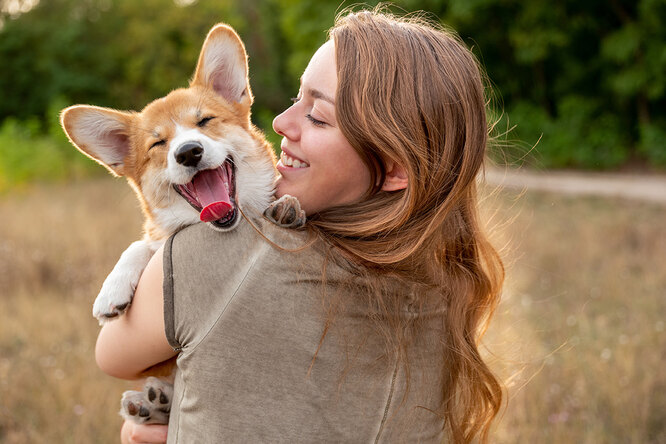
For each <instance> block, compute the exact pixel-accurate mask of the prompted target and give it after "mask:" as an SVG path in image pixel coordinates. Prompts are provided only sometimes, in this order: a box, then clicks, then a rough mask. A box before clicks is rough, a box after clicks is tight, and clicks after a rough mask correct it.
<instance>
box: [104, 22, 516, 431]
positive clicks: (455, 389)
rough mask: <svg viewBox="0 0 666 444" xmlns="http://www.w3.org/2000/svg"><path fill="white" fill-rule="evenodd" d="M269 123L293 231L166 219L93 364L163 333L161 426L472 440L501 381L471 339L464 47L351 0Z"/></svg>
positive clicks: (472, 214) (481, 117)
mask: <svg viewBox="0 0 666 444" xmlns="http://www.w3.org/2000/svg"><path fill="white" fill-rule="evenodd" d="M273 127H274V129H275V131H276V132H277V133H278V134H280V135H281V136H282V137H283V139H282V156H281V160H280V162H279V163H278V169H279V171H280V173H281V178H280V180H279V182H278V184H277V192H276V194H277V195H278V196H281V195H283V194H291V195H294V196H296V197H297V198H298V199H299V201H300V202H301V205H302V207H303V209H304V210H305V211H306V213H307V215H308V224H307V230H306V231H305V232H295V231H288V230H283V229H279V228H277V227H274V226H271V225H270V224H268V223H266V222H262V221H260V220H258V219H254V220H251V221H243V222H244V223H243V224H241V226H239V228H238V229H237V230H235V231H233V232H231V233H215V232H212V231H211V230H208V229H207V228H205V227H202V226H201V225H197V226H193V227H190V228H188V229H186V230H183V231H181V232H180V233H178V234H176V235H175V236H174V237H173V238H172V239H171V240H170V242H168V243H167V246H166V248H165V250H164V252H162V251H160V252H158V254H156V255H155V257H154V258H153V259H152V261H151V263H150V264H149V266H148V267H147V269H146V270H145V272H144V275H143V277H142V278H141V282H140V284H139V287H138V288H137V292H136V296H135V299H134V302H133V306H132V309H131V310H130V311H129V313H128V314H127V316H125V317H124V318H123V319H121V320H119V321H116V322H113V323H109V324H106V325H105V326H104V328H103V329H102V331H101V333H100V337H99V340H98V345H97V358H98V363H99V364H100V366H101V367H102V368H103V369H104V370H105V371H106V372H107V373H110V374H112V375H114V376H119V377H124V378H128V379H130V378H132V377H135V376H136V375H138V374H139V373H140V372H141V371H142V370H144V369H145V368H147V367H149V366H151V365H153V364H155V363H158V362H160V361H163V360H165V359H168V358H170V357H172V356H174V355H175V354H176V353H177V352H176V351H174V348H175V349H177V350H178V351H179V353H180V354H179V357H178V365H179V374H178V375H179V376H178V378H177V380H176V389H175V390H176V393H175V395H174V401H173V406H172V416H171V420H170V425H169V434H168V436H169V441H170V442H181V441H182V442H208V441H210V442H219V441H222V442H234V441H239V442H264V441H270V442H312V441H335V442H350V441H353V442H368V441H373V442H380V441H381V442H396V441H397V442H440V441H442V439H445V438H448V440H450V441H452V442H470V441H471V440H472V439H473V438H475V437H479V436H480V437H481V438H482V439H483V440H485V439H487V433H488V429H489V426H490V421H491V420H492V419H493V417H494V416H495V415H496V414H497V412H498V410H499V408H500V405H501V399H502V392H501V386H500V384H499V383H498V381H497V379H496V378H495V377H494V376H493V375H492V373H491V371H490V370H489V368H488V367H487V365H486V364H485V363H484V362H483V360H482V359H481V356H480V354H479V351H478V347H477V344H478V341H479V339H480V336H481V335H482V333H483V331H484V329H485V326H486V324H487V321H488V319H489V317H490V315H491V314H492V311H493V309H494V307H495V305H496V304H497V301H498V297H499V291H500V287H501V284H502V281H503V268H502V263H501V261H500V259H499V258H498V256H497V253H496V252H495V250H494V249H493V248H492V246H491V245H490V244H489V243H488V241H487V239H486V237H485V236H484V235H483V233H482V230H481V229H480V226H479V222H478V214H477V196H476V193H477V190H476V184H475V178H476V176H477V173H478V172H479V170H480V168H481V167H482V163H483V158H484V152H485V147H486V142H487V122H486V116H485V100H484V91H483V85H482V81H481V74H480V71H479V68H478V65H477V62H476V60H475V59H474V57H473V55H472V54H471V53H470V52H469V50H467V49H466V48H465V47H464V46H463V45H462V44H461V43H460V42H459V40H458V39H457V38H456V37H455V36H453V35H451V34H450V33H447V32H444V31H442V30H439V29H436V28H435V27H433V26H430V25H427V24H423V23H421V22H418V21H410V20H406V19H397V18H394V17H392V16H389V15H385V14H380V13H374V12H367V11H362V12H357V13H351V14H349V15H346V16H344V17H342V18H340V19H339V20H338V21H337V23H336V25H335V26H334V28H333V29H332V30H331V31H330V39H329V41H328V42H326V43H325V44H324V45H323V46H322V47H321V48H320V49H319V50H318V51H317V52H316V54H315V55H314V56H313V58H312V60H311V61H310V64H309V65H308V67H307V69H306V70H305V72H304V74H303V76H302V78H301V87H300V91H299V95H298V97H297V98H296V99H294V104H293V105H292V106H291V107H290V108H289V109H287V110H286V111H285V112H284V113H282V114H281V115H279V116H278V117H277V118H276V119H275V121H274V122H273ZM250 219H251V218H250ZM250 222H251V223H250ZM253 225H254V227H253ZM254 228H259V229H260V230H261V231H262V234H261V235H259V234H258V233H257V232H256V231H255V229H254ZM267 239H270V242H269V241H267ZM275 244H277V245H279V246H280V248H276V247H275V246H274V245H275ZM202 248H206V253H205V254H202V253H201V250H202ZM163 279H166V281H165V283H164V287H163V285H162V284H163ZM163 288H164V291H163ZM162 309H163V310H162ZM130 338H131V340H130ZM119 344H122V345H119ZM132 428H134V426H132V425H129V424H126V426H125V428H124V431H123V433H125V435H126V436H128V435H130V434H132V433H134V432H136V433H135V434H134V435H133V436H135V437H140V436H141V433H143V432H147V431H149V432H157V433H163V432H164V431H163V430H161V429H155V428H150V427H148V426H144V427H138V428H135V430H131V429H132ZM162 438H163V436H162V437H160V438H159V439H158V440H157V441H156V442H160V439H162ZM128 439H129V438H128ZM146 442H148V441H146Z"/></svg>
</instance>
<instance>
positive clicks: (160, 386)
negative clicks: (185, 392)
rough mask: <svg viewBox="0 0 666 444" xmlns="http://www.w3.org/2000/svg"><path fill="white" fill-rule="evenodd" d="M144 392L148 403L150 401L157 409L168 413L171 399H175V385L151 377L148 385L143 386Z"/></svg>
mask: <svg viewBox="0 0 666 444" xmlns="http://www.w3.org/2000/svg"><path fill="white" fill-rule="evenodd" d="M143 392H144V393H145V394H146V397H147V398H148V401H150V402H151V403H152V404H153V405H154V406H155V407H156V408H158V409H160V410H165V409H166V411H167V412H168V411H169V409H170V408H171V398H172V397H173V385H171V384H169V383H168V382H166V381H164V380H162V379H159V378H155V377H154V376H151V377H149V378H148V379H147V380H146V384H145V385H144V386H143Z"/></svg>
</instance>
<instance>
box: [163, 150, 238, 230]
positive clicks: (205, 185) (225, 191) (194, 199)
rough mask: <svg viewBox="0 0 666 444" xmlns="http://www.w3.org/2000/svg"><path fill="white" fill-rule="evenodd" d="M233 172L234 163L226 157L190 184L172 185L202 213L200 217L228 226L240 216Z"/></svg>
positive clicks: (200, 172) (200, 173) (198, 174)
mask: <svg viewBox="0 0 666 444" xmlns="http://www.w3.org/2000/svg"><path fill="white" fill-rule="evenodd" d="M234 172H235V171H234V163H233V161H232V160H231V158H227V160H225V161H224V163H223V164H222V165H220V166H219V167H217V168H215V169H212V170H203V171H199V172H198V173H197V174H196V175H195V176H194V177H193V178H192V181H191V182H190V183H186V184H183V185H174V186H173V187H174V188H175V189H176V191H177V192H178V194H180V195H181V196H183V198H184V199H185V200H186V201H187V202H188V203H189V204H190V205H192V207H193V208H194V209H195V210H197V211H198V212H199V219H201V220H202V221H203V222H211V223H212V224H214V225H216V226H218V227H220V228H226V227H230V226H231V225H233V223H234V221H235V220H236V215H237V214H236V213H237V211H236V179H235V176H234Z"/></svg>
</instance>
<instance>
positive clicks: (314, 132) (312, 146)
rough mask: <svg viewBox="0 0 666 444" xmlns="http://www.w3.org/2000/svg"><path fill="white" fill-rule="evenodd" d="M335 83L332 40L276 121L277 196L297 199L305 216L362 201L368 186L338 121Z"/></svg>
mask: <svg viewBox="0 0 666 444" xmlns="http://www.w3.org/2000/svg"><path fill="white" fill-rule="evenodd" d="M337 84H338V76H337V71H336V66H335V46H334V44H333V41H328V42H326V43H325V44H324V45H323V46H322V47H321V48H319V50H317V52H316V53H315V54H314V56H312V59H311V60H310V63H309V64H308V67H307V68H306V69H305V72H304V73H303V76H302V77H301V87H300V90H299V92H298V98H297V99H295V101H294V104H293V105H292V106H291V107H289V108H288V109H287V110H286V111H284V112H283V113H282V114H280V115H279V116H277V117H276V118H275V120H273V129H274V130H275V132H277V133H278V134H280V135H281V136H282V144H281V148H282V154H281V156H280V161H279V162H278V164H277V168H278V171H279V172H280V178H279V179H278V182H277V189H276V195H277V196H278V197H280V196H282V195H284V194H290V195H292V196H294V197H296V198H298V200H299V201H300V203H301V207H302V208H303V209H304V210H305V212H306V214H314V213H317V212H319V211H322V210H325V209H327V208H331V207H334V206H337V205H343V204H349V203H353V202H358V201H359V200H360V199H361V198H362V197H363V195H364V194H365V192H366V191H367V190H368V188H369V186H370V171H369V170H368V168H367V167H366V165H365V164H364V163H363V161H362V160H361V158H360V157H359V155H358V154H357V153H356V151H355V150H354V149H353V148H352V147H351V145H350V144H349V142H347V140H346V139H345V137H344V136H343V135H342V132H341V131H340V128H339V127H338V123H337V121H336V119H335V103H334V99H335V93H336V89H337Z"/></svg>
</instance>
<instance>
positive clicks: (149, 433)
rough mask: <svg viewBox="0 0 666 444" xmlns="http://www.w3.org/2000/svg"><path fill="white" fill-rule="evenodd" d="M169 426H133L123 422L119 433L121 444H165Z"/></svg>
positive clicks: (129, 422)
mask: <svg viewBox="0 0 666 444" xmlns="http://www.w3.org/2000/svg"><path fill="white" fill-rule="evenodd" d="M168 428H169V426H166V425H161V424H150V425H145V424H141V425H139V424H135V423H133V422H132V421H125V423H124V424H123V428H122V429H121V431H120V442H121V443H122V444H162V443H166V439H167V429H168Z"/></svg>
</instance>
